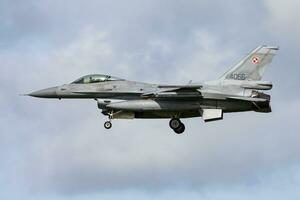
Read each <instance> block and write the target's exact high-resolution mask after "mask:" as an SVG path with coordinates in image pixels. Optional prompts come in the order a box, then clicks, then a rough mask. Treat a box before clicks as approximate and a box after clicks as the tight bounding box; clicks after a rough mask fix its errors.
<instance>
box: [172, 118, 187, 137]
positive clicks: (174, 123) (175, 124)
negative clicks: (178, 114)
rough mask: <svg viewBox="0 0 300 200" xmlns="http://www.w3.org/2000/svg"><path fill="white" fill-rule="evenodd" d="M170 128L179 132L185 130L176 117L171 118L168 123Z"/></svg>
mask: <svg viewBox="0 0 300 200" xmlns="http://www.w3.org/2000/svg"><path fill="white" fill-rule="evenodd" d="M169 125H170V127H171V129H173V130H174V132H175V133H177V134H181V133H183V132H184V130H185V126H184V124H183V123H182V122H181V121H180V119H178V118H172V119H171V120H170V123H169Z"/></svg>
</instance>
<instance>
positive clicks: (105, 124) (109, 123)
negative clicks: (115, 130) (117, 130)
mask: <svg viewBox="0 0 300 200" xmlns="http://www.w3.org/2000/svg"><path fill="white" fill-rule="evenodd" d="M111 127H112V123H111V122H110V121H107V122H105V123H104V128H106V129H110V128H111Z"/></svg>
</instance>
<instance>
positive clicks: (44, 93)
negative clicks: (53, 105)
mask: <svg viewBox="0 0 300 200" xmlns="http://www.w3.org/2000/svg"><path fill="white" fill-rule="evenodd" d="M56 90H57V87H51V88H47V89H43V90H38V91H35V92H32V93H30V94H28V95H29V96H32V97H40V98H57V94H56Z"/></svg>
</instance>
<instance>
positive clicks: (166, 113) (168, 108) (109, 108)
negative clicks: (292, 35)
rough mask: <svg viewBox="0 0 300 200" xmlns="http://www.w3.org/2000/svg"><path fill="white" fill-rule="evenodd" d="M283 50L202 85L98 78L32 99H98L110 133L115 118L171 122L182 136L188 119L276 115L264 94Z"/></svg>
mask: <svg viewBox="0 0 300 200" xmlns="http://www.w3.org/2000/svg"><path fill="white" fill-rule="evenodd" d="M278 50H279V48H278V47H274V46H266V45H263V46H259V47H257V48H256V49H254V50H253V51H252V52H251V53H250V54H248V55H247V56H246V57H244V58H243V59H242V60H241V61H240V62H239V63H238V64H236V65H234V66H233V67H232V68H231V69H230V70H229V71H227V72H226V73H225V74H223V75H222V76H221V77H220V78H219V79H217V80H213V81H208V82H204V83H202V84H194V83H189V84H186V85H161V84H149V83H143V82H136V81H129V80H125V79H123V78H118V77H114V76H110V75H100V74H93V75H87V76H83V77H81V78H79V79H77V80H75V81H74V82H72V83H70V84H64V85H62V86H57V87H51V88H47V89H43V90H39V91H36V92H32V93H30V94H28V95H29V96H32V97H40V98H58V99H64V98H68V99H86V98H88V99H95V100H96V101H97V105H98V108H99V109H101V110H102V114H104V115H106V116H108V119H109V120H108V121H106V122H105V123H104V127H105V128H106V129H110V128H111V127H112V123H111V121H112V119H134V118H143V119H150V118H152V119H153V118H169V119H170V122H169V126H170V127H171V129H173V130H174V132H175V133H177V134H181V133H183V132H184V130H185V126H184V124H183V123H182V122H181V120H180V119H182V118H190V117H202V119H203V120H204V121H205V122H209V121H215V120H221V119H223V114H224V113H232V112H244V111H255V112H262V113H268V112H271V107H270V99H271V98H270V95H268V94H265V93H263V92H262V91H263V90H271V89H272V83H271V82H269V81H262V80H261V79H262V76H263V74H264V71H265V69H266V67H267V65H269V64H270V63H271V61H272V59H273V57H274V55H275V54H276V52H277V51H278ZM116 100H117V101H116Z"/></svg>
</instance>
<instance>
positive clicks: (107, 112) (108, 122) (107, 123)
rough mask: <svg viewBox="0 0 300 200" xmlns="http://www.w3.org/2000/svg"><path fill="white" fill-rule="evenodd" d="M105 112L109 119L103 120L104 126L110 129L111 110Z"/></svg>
mask: <svg viewBox="0 0 300 200" xmlns="http://www.w3.org/2000/svg"><path fill="white" fill-rule="evenodd" d="M105 114H106V115H108V119H109V121H106V122H104V128H106V129H110V128H111V127H112V123H111V120H112V119H113V111H106V112H105Z"/></svg>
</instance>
